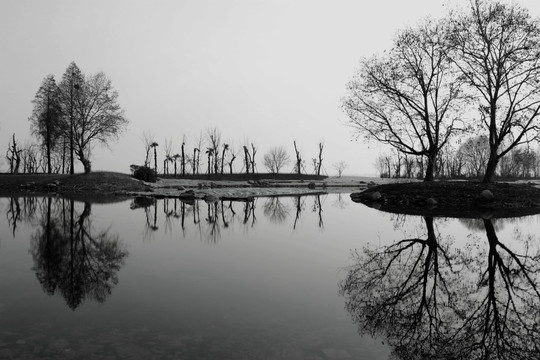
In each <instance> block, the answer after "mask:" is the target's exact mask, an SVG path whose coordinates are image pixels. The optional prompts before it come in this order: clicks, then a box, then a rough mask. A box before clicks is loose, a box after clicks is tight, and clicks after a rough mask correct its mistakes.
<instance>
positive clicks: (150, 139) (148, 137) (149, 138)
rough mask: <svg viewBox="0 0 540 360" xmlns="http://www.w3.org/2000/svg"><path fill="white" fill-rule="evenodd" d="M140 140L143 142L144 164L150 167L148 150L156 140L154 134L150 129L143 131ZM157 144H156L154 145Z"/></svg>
mask: <svg viewBox="0 0 540 360" xmlns="http://www.w3.org/2000/svg"><path fill="white" fill-rule="evenodd" d="M141 140H142V142H143V144H144V151H145V154H146V156H145V158H144V166H147V167H150V161H151V160H150V150H151V149H152V147H153V146H152V144H154V143H155V142H156V140H155V136H154V134H152V132H151V131H147V130H145V131H143V133H142V136H141ZM156 146H157V145H156Z"/></svg>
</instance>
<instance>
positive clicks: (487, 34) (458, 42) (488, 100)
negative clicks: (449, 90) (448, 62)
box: [451, 0, 540, 183]
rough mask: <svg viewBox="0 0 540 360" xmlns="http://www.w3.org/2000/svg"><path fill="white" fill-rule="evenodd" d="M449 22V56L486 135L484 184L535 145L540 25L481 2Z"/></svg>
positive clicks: (515, 8)
mask: <svg viewBox="0 0 540 360" xmlns="http://www.w3.org/2000/svg"><path fill="white" fill-rule="evenodd" d="M451 21H452V24H453V29H452V30H453V31H452V33H451V44H452V48H453V53H452V55H451V56H452V58H453V60H454V63H455V64H456V65H457V67H458V68H459V69H460V70H461V72H462V74H463V76H464V77H465V78H466V79H467V82H468V83H469V84H470V85H471V87H472V89H474V90H475V91H476V93H477V94H478V102H479V115H480V119H479V121H478V127H479V128H480V127H483V128H485V129H486V130H487V132H488V140H489V148H490V156H489V160H488V162H487V165H486V171H485V174H484V178H483V182H484V183H487V182H490V181H491V180H492V179H493V177H494V175H495V170H496V168H497V164H498V162H499V160H500V159H501V158H502V157H503V156H505V155H506V154H507V153H508V152H509V151H510V150H511V149H512V148H514V147H516V146H518V145H519V144H523V143H527V142H530V141H532V140H535V139H538V134H539V132H538V131H539V127H538V119H537V118H538V113H539V111H540V87H539V86H538V78H539V77H540V63H539V58H538V53H539V52H540V24H539V21H538V19H533V18H532V17H531V15H530V14H529V12H528V10H526V9H524V8H522V7H520V6H519V5H517V4H503V3H502V2H500V1H485V0H475V1H471V2H470V9H469V11H468V12H456V13H454V14H453V16H452V17H451Z"/></svg>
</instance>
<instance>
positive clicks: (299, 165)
mask: <svg viewBox="0 0 540 360" xmlns="http://www.w3.org/2000/svg"><path fill="white" fill-rule="evenodd" d="M293 144H294V153H295V154H296V163H295V165H294V171H295V172H296V173H297V174H298V175H301V174H302V157H301V156H300V151H299V150H298V148H297V147H296V140H294V141H293Z"/></svg>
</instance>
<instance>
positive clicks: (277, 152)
mask: <svg viewBox="0 0 540 360" xmlns="http://www.w3.org/2000/svg"><path fill="white" fill-rule="evenodd" d="M289 162H290V157H289V154H287V150H285V148H284V147H283V146H277V147H273V148H271V149H270V150H269V151H268V152H267V153H266V154H264V157H263V163H264V166H265V167H266V169H267V170H268V171H269V172H271V173H273V174H278V173H279V171H280V170H281V169H282V168H283V167H284V166H287V165H288V164H289Z"/></svg>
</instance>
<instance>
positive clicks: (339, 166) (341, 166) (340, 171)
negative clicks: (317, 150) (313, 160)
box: [332, 161, 349, 177]
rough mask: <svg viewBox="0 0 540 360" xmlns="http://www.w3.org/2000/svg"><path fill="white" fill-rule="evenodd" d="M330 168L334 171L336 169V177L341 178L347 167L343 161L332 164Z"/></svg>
mask: <svg viewBox="0 0 540 360" xmlns="http://www.w3.org/2000/svg"><path fill="white" fill-rule="evenodd" d="M332 166H333V167H334V169H336V171H337V176H338V177H342V176H343V172H344V171H345V169H346V168H347V167H348V166H349V165H347V163H346V162H345V161H339V162H336V163H334V164H332Z"/></svg>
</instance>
